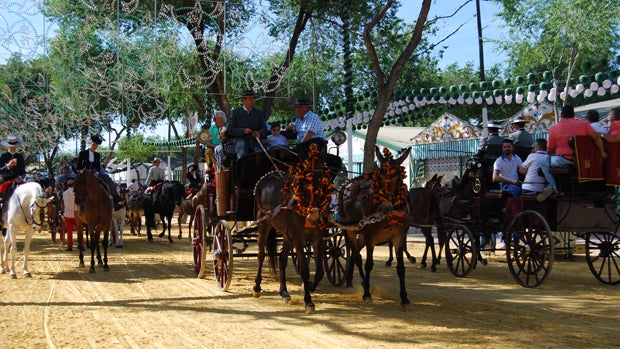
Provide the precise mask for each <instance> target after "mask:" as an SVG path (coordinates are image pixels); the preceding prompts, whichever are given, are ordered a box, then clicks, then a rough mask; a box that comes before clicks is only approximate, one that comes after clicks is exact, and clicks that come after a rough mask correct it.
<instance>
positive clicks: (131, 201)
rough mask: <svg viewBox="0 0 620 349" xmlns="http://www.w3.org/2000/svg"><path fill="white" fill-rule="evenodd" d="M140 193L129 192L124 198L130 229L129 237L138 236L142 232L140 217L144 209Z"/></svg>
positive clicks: (141, 193)
mask: <svg viewBox="0 0 620 349" xmlns="http://www.w3.org/2000/svg"><path fill="white" fill-rule="evenodd" d="M143 195H144V192H142V191H130V192H129V193H127V195H126V196H125V199H126V202H127V208H126V211H127V213H126V214H127V220H128V221H129V225H130V227H131V235H137V236H140V231H141V230H142V216H144V207H143V205H142V196H143Z"/></svg>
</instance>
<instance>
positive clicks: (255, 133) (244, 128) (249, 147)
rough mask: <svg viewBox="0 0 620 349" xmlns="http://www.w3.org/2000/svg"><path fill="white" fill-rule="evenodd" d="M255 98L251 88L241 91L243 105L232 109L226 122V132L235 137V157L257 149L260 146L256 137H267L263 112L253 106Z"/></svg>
mask: <svg viewBox="0 0 620 349" xmlns="http://www.w3.org/2000/svg"><path fill="white" fill-rule="evenodd" d="M255 99H256V93H255V92H254V91H253V90H245V91H243V92H242V93H241V103H242V104H243V105H242V106H241V107H239V108H236V109H234V110H233V111H232V113H231V115H230V119H229V120H228V123H227V124H226V132H227V134H228V135H229V136H231V137H234V138H235V151H236V152H237V158H240V157H242V156H244V155H246V154H249V153H251V152H256V151H259V150H260V149H261V148H260V144H259V141H258V140H257V139H260V138H265V137H267V125H266V124H265V119H266V118H265V112H263V111H262V110H260V109H257V108H254V101H255Z"/></svg>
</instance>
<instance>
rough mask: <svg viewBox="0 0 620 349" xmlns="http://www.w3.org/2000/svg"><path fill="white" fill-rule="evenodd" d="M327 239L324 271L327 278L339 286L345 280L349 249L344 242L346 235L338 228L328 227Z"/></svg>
mask: <svg viewBox="0 0 620 349" xmlns="http://www.w3.org/2000/svg"><path fill="white" fill-rule="evenodd" d="M330 235H331V237H330V238H329V239H326V240H325V259H323V263H324V266H325V273H326V274H327V279H328V280H329V282H330V283H331V284H332V285H334V286H341V285H342V284H343V283H344V280H345V276H346V275H345V273H346V270H347V263H349V256H350V254H351V251H350V250H349V247H348V246H347V243H346V237H345V236H344V234H343V233H342V231H341V230H340V229H339V228H330Z"/></svg>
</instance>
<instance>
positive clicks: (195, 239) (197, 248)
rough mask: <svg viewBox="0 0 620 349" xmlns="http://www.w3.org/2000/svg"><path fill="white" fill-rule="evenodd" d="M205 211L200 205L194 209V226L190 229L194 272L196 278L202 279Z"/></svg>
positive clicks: (203, 269)
mask: <svg viewBox="0 0 620 349" xmlns="http://www.w3.org/2000/svg"><path fill="white" fill-rule="evenodd" d="M206 218H207V217H206V214H205V209H204V207H203V206H202V205H199V206H198V207H197V208H196V212H195V213H194V223H193V224H194V225H193V227H192V232H193V236H192V246H193V247H194V272H196V277H198V278H202V277H204V275H205V257H206V255H207V251H206V249H205V246H206V245H205V222H206Z"/></svg>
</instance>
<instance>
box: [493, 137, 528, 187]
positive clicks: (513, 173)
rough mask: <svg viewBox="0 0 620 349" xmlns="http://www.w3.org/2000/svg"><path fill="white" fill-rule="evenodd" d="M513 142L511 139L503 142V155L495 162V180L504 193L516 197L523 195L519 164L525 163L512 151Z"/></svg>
mask: <svg viewBox="0 0 620 349" xmlns="http://www.w3.org/2000/svg"><path fill="white" fill-rule="evenodd" d="M512 150H513V143H512V140H510V139H504V141H503V142H502V155H501V156H500V157H498V158H497V160H495V163H494V164H493V182H498V183H499V187H500V190H501V191H502V193H506V194H508V195H510V196H512V197H514V198H518V197H519V196H520V195H521V182H520V181H519V166H521V164H522V163H523V162H522V161H521V158H520V157H519V156H518V155H517V154H513V153H512Z"/></svg>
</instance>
